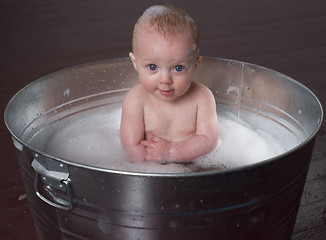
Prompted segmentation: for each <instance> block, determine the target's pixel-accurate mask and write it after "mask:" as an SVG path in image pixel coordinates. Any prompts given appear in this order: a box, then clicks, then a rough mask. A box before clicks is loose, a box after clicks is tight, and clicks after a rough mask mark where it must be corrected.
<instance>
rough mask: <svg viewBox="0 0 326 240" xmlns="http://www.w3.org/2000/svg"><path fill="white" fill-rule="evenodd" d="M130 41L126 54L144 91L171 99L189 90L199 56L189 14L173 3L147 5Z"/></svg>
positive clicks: (195, 30) (193, 24)
mask: <svg viewBox="0 0 326 240" xmlns="http://www.w3.org/2000/svg"><path fill="white" fill-rule="evenodd" d="M132 44H133V52H131V53H129V56H130V58H131V60H132V62H133V65H134V67H135V69H136V70H137V72H138V78H139V80H140V83H141V84H142V86H143V87H144V89H145V90H146V91H147V92H149V93H153V94H154V95H155V96H157V97H158V98H160V99H161V100H164V101H174V100H175V99H177V98H179V97H180V96H183V95H184V94H185V93H186V92H187V91H188V89H189V88H190V85H191V82H192V76H193V73H194V72H195V70H196V68H197V65H198V63H199V62H200V59H201V58H200V57H199V55H198V53H199V34H198V30H197V27H196V24H195V22H194V21H193V20H192V18H191V17H190V16H189V15H187V14H186V13H185V12H184V11H182V10H180V9H177V8H175V7H173V6H172V5H162V6H158V5H156V6H152V7H150V8H148V9H147V10H146V11H145V12H144V13H143V15H142V16H141V17H140V18H139V19H138V21H137V23H136V24H135V28H134V32H133V41H132Z"/></svg>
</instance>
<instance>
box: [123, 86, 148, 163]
mask: <svg viewBox="0 0 326 240" xmlns="http://www.w3.org/2000/svg"><path fill="white" fill-rule="evenodd" d="M136 88H137V87H136ZM138 95H139V94H138V92H137V89H131V90H130V91H129V92H128V94H127V95H126V97H125V99H124V101H123V105H122V116H121V125H120V137H121V143H122V146H123V148H124V150H125V152H126V153H127V155H128V157H129V158H130V159H131V160H132V161H133V162H141V161H144V160H145V159H146V148H145V147H144V146H143V145H141V144H140V142H141V141H142V140H143V139H144V120H143V119H144V116H143V114H144V112H143V107H142V102H141V100H140V99H141V96H138ZM139 97H140V98H139Z"/></svg>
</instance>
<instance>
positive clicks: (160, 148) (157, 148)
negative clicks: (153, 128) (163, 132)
mask: <svg viewBox="0 0 326 240" xmlns="http://www.w3.org/2000/svg"><path fill="white" fill-rule="evenodd" d="M140 144H141V145H143V146H145V148H146V161H159V160H170V148H171V142H170V141H168V140H165V139H163V138H159V137H157V136H155V135H154V134H151V135H150V141H146V140H143V141H141V142H140Z"/></svg>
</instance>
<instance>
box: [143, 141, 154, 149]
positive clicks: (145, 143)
mask: <svg viewBox="0 0 326 240" xmlns="http://www.w3.org/2000/svg"><path fill="white" fill-rule="evenodd" d="M140 144H141V145H143V146H145V147H150V148H153V147H154V144H153V143H151V142H149V141H145V140H142V141H140Z"/></svg>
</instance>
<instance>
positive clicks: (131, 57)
mask: <svg viewBox="0 0 326 240" xmlns="http://www.w3.org/2000/svg"><path fill="white" fill-rule="evenodd" d="M129 57H130V59H131V61H132V64H133V65H134V68H135V69H136V71H137V65H136V57H135V54H133V52H130V53H129Z"/></svg>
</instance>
